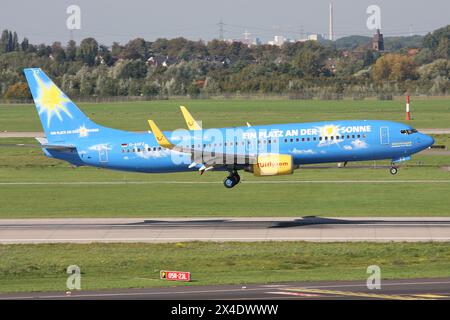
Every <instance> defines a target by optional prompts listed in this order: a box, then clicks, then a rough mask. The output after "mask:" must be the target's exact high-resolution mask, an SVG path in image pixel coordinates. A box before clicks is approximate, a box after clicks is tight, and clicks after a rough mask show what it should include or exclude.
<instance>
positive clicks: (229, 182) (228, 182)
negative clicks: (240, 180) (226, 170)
mask: <svg viewBox="0 0 450 320" xmlns="http://www.w3.org/2000/svg"><path fill="white" fill-rule="evenodd" d="M236 184H237V182H236V179H235V178H234V177H232V176H230V177H226V178H225V180H223V185H224V186H225V188H228V189H231V188H233V187H234V186H235V185H236Z"/></svg>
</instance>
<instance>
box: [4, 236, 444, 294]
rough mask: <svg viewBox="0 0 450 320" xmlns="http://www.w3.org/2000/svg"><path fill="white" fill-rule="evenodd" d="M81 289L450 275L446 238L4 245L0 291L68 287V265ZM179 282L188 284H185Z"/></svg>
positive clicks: (60, 288) (363, 279)
mask: <svg viewBox="0 0 450 320" xmlns="http://www.w3.org/2000/svg"><path fill="white" fill-rule="evenodd" d="M73 264H75V265H77V266H79V267H80V268H81V287H82V289H84V290H88V289H100V288H131V287H133V288H136V287H156V286H158V287H160V286H170V285H174V283H168V282H165V281H162V280H160V279H159V271H160V270H162V269H163V270H164V269H165V270H185V271H190V272H191V273H192V279H193V282H191V283H190V284H189V285H208V284H250V283H270V282H281V281H308V280H311V281H313V280H351V279H353V280H357V279H360V280H361V281H363V282H362V283H365V279H367V277H368V274H367V273H366V269H367V267H368V266H369V265H373V264H375V265H378V266H380V267H381V274H382V278H383V279H397V278H419V277H420V278H421V277H427V278H428V277H447V276H450V246H448V244H444V243H383V244H381V243H379V244H377V243H322V244H316V243H305V242H264V243H230V242H228V243H198V242H189V243H177V244H89V245H83V244H42V245H0V292H18V291H51V290H57V291H65V290H66V287H65V284H66V279H67V276H68V275H67V274H66V268H67V267H68V266H69V265H73ZM177 285H185V284H182V283H179V284H177Z"/></svg>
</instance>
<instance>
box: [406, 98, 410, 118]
mask: <svg viewBox="0 0 450 320" xmlns="http://www.w3.org/2000/svg"><path fill="white" fill-rule="evenodd" d="M409 103H410V98H409V96H406V120H407V121H409V120H411V112H410V110H409Z"/></svg>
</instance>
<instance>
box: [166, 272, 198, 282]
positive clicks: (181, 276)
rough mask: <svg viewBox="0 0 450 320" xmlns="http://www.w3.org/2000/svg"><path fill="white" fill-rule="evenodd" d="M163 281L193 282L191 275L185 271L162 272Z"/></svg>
mask: <svg viewBox="0 0 450 320" xmlns="http://www.w3.org/2000/svg"><path fill="white" fill-rule="evenodd" d="M160 278H161V280H167V281H191V273H190V272H185V271H167V270H161V271H160Z"/></svg>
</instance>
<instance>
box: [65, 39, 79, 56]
mask: <svg viewBox="0 0 450 320" xmlns="http://www.w3.org/2000/svg"><path fill="white" fill-rule="evenodd" d="M76 57H77V44H76V42H75V41H73V40H70V41H69V42H67V47H66V60H67V61H75V58H76Z"/></svg>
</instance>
